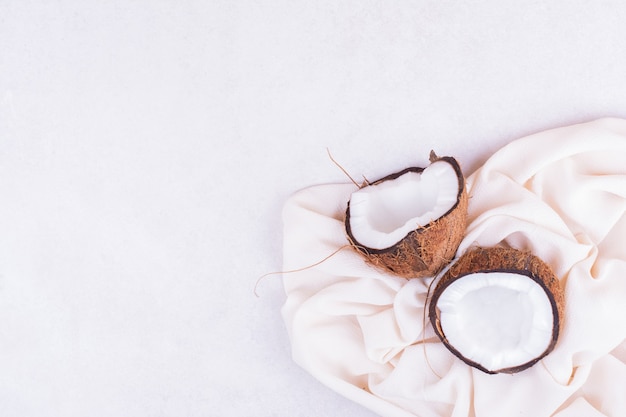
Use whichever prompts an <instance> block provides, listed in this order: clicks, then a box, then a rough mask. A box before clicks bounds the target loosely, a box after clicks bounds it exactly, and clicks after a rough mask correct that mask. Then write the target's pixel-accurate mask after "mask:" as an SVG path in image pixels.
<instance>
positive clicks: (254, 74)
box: [0, 0, 626, 417]
mask: <svg viewBox="0 0 626 417" xmlns="http://www.w3.org/2000/svg"><path fill="white" fill-rule="evenodd" d="M624 22H626V2H622V1H603V2H598V1H596V2H593V1H589V2H585V1H569V0H557V1H542V0H536V1H521V2H518V1H514V2H501V1H499V0H487V1H482V2H472V1H389V2H382V1H371V0H366V1H361V0H359V1H356V0H354V1H352V0H350V1H343V2H340V1H282V0H281V1H265V2H263V1H225V0H213V1H198V0H184V1H164V0H157V1H147V0H146V1H142V0H136V1H121V0H113V1H107V2H97V1H77V0H76V1H71V0H58V1H42V0H33V1H21V0H19V1H18V0H4V1H1V2H0V415H1V416H3V417H13V416H15V417H28V416H91V417H99V416H246V417H247V416H261V417H265V416H290V417H291V416H302V417H319V416H328V417H331V416H341V417H351V416H359V417H366V416H372V415H373V414H372V413H371V412H369V411H367V410H365V409H364V408H362V407H361V406H359V405H357V404H353V403H352V402H350V401H349V400H346V399H344V398H342V397H340V396H339V395H337V394H335V393H334V392H332V391H330V390H329V389H327V388H326V387H324V386H322V385H321V384H320V383H318V382H317V381H316V380H314V379H313V378H312V377H311V376H309V375H308V374H307V373H305V372H304V371H302V370H301V369H300V368H299V367H298V366H297V365H295V364H294V363H293V362H292V360H291V357H290V347H289V340H288V337H287V334H286V329H285V326H284V324H283V322H282V318H281V315H280V308H281V306H282V304H283V302H284V299H285V296H284V293H283V291H282V287H281V279H280V276H271V277H268V278H267V279H265V280H263V281H261V283H260V284H259V286H258V289H257V290H258V294H259V297H256V296H255V295H254V292H253V290H254V285H255V282H256V280H257V278H258V277H259V276H260V275H262V274H264V273H266V272H269V271H275V270H280V268H281V244H282V242H281V208H282V205H283V203H284V201H285V199H286V198H288V196H289V195H290V194H291V193H293V192H294V191H296V190H298V189H300V188H303V187H306V186H308V185H313V184H319V183H325V182H337V181H341V182H344V181H346V178H345V176H344V175H343V174H342V173H341V171H340V170H339V169H338V168H337V167H336V166H334V165H333V164H332V163H331V162H330V160H329V158H328V156H327V154H326V148H329V149H330V150H331V152H332V154H333V156H334V157H335V159H336V160H338V161H340V162H341V164H342V165H343V166H344V167H345V168H346V169H347V170H348V171H349V172H350V173H352V174H353V175H354V176H356V177H357V178H361V175H365V176H366V177H368V178H370V179H372V178H376V177H380V176H382V175H385V174H388V173H390V172H393V171H397V170H399V169H401V168H404V167H406V166H410V165H423V164H424V163H426V161H427V157H428V153H429V151H430V150H431V149H434V150H436V151H437V153H438V154H442V155H446V154H448V155H454V156H456V157H457V158H458V159H459V160H460V161H461V163H462V165H463V167H464V170H465V172H466V173H467V174H469V173H471V172H472V171H473V170H474V169H475V168H477V167H478V166H479V165H480V164H481V163H482V162H483V161H484V160H485V159H486V158H488V156H489V155H490V154H491V153H493V152H494V151H495V150H497V149H498V148H499V147H501V146H502V145H504V144H506V143H508V142H510V141H511V140H514V139H515V138H518V137H521V136H524V135H526V134H529V133H532V132H536V131H540V130H543V129H546V128H551V127H557V126H562V125H566V124H571V123H576V122H583V121H588V120H592V119H595V118H598V117H603V116H617V117H626V25H625V24H624Z"/></svg>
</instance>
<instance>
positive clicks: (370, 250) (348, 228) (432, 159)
mask: <svg viewBox="0 0 626 417" xmlns="http://www.w3.org/2000/svg"><path fill="white" fill-rule="evenodd" d="M438 161H445V162H447V163H448V164H450V165H451V166H452V168H453V169H454V172H455V173H456V177H457V180H458V184H459V192H458V193H457V195H456V203H454V204H453V205H452V207H450V209H449V210H448V211H446V212H445V213H444V214H443V215H442V216H439V217H438V218H437V219H435V220H433V221H432V222H430V223H428V224H426V225H424V226H422V227H420V228H418V229H415V230H412V231H410V232H409V233H407V234H406V236H404V237H403V238H402V239H400V240H399V241H397V242H396V243H394V244H393V245H391V246H388V247H386V248H383V249H374V248H370V247H367V246H365V245H362V244H361V243H359V241H358V240H356V239H355V237H354V235H353V234H352V227H351V226H350V201H348V205H347V208H346V216H345V221H344V223H345V228H346V233H347V235H348V240H349V241H350V243H352V245H353V246H356V247H357V248H359V249H361V250H364V251H366V252H367V253H368V254H382V253H388V252H392V251H394V250H395V249H396V246H398V244H399V243H400V242H402V241H403V240H405V239H407V238H408V237H409V236H411V235H412V234H416V233H422V232H424V231H426V230H428V228H429V227H430V226H432V225H433V224H434V223H435V222H436V221H437V220H439V219H441V218H444V217H446V216H448V215H449V214H450V213H452V212H453V211H454V210H455V209H456V208H457V207H458V206H459V203H460V202H461V196H462V195H463V193H464V192H465V178H464V177H463V172H462V171H461V166H460V165H459V163H458V162H457V160H456V159H454V158H453V157H451V156H442V157H438V156H436V155H435V153H434V152H432V151H431V153H430V163H431V165H432V164H433V163H435V162H438ZM425 169H426V168H420V167H410V168H405V169H403V170H402V171H399V172H395V173H393V174H390V175H387V176H385V177H383V178H380V179H378V180H376V181H374V182H372V183H369V184H365V185H364V186H362V187H360V188H359V190H360V189H363V188H366V187H371V186H374V185H378V184H380V183H383V182H385V181H391V180H395V179H398V178H400V177H401V176H403V175H404V174H408V173H409V172H415V173H418V174H421V173H422V172H423V171H424V170H425Z"/></svg>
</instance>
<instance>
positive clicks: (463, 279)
mask: <svg viewBox="0 0 626 417" xmlns="http://www.w3.org/2000/svg"><path fill="white" fill-rule="evenodd" d="M563 305H564V296H563V290H562V288H561V285H560V282H559V280H558V279H557V277H556V276H555V275H554V273H553V272H552V270H551V268H550V267H549V266H548V265H547V264H546V263H545V262H543V261H542V260H541V259H539V258H538V257H536V256H534V255H533V254H531V253H529V252H525V251H520V250H516V249H512V248H503V247H497V248H477V249H473V250H471V251H469V252H467V253H465V254H464V255H463V256H461V257H460V258H459V259H458V261H456V262H455V263H454V264H453V265H452V266H451V267H450V269H448V271H446V272H445V273H444V274H443V276H442V277H441V279H440V280H439V281H438V282H437V284H436V286H435V289H434V290H433V293H432V298H431V301H430V305H429V316H430V321H431V323H432V325H433V328H434V330H435V332H436V333H437V335H438V336H439V338H440V339H441V341H442V342H443V343H444V345H445V346H446V347H447V348H448V349H449V350H450V351H451V352H452V353H454V354H455V355H456V356H457V357H459V358H460V359H461V360H463V361H465V362H466V363H467V364H469V365H471V366H473V367H475V368H478V369H480V370H482V371H484V372H487V373H490V374H494V373H515V372H519V371H522V370H524V369H527V368H529V367H531V366H532V365H534V364H535V363H537V362H538V361H539V360H540V359H541V358H543V357H544V356H546V355H547V354H548V353H550V352H551V351H552V350H553V349H554V346H555V345H556V342H557V339H558V336H559V331H560V329H561V321H562V318H563Z"/></svg>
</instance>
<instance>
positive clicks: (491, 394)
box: [283, 119, 626, 417]
mask: <svg viewBox="0 0 626 417" xmlns="http://www.w3.org/2000/svg"><path fill="white" fill-rule="evenodd" d="M399 168H403V167H399ZM467 186H468V192H469V195H470V203H469V220H468V226H467V229H466V233H465V237H464V239H463V241H462V243H461V246H460V247H459V249H458V251H457V256H459V255H460V254H462V253H464V252H465V251H466V250H468V249H469V248H472V247H474V246H486V247H489V246H495V245H497V244H500V243H502V242H504V243H506V244H508V245H510V246H513V247H515V248H518V249H526V250H530V251H532V253H534V254H535V255H537V256H539V257H540V258H541V259H543V260H544V261H545V262H547V263H548V264H549V265H550V266H551V267H552V268H553V270H554V271H555V273H556V274H557V276H558V277H559V279H561V281H562V283H563V285H564V288H565V305H566V307H565V322H564V326H563V330H562V333H561V335H560V338H559V341H558V343H557V346H556V348H555V349H554V351H553V352H552V353H551V354H549V355H548V356H546V357H545V358H544V359H542V360H541V361H540V362H539V363H537V364H536V365H534V366H533V367H531V368H529V369H527V370H525V371H522V372H520V373H517V374H513V375H508V374H498V375H488V374H485V373H483V372H481V371H479V370H477V369H474V368H472V367H469V366H468V365H466V364H465V363H464V362H462V361H460V360H459V359H457V358H456V357H455V356H454V355H452V354H451V353H450V352H449V351H448V350H447V349H446V348H445V347H444V346H443V344H442V343H441V342H440V341H439V339H438V338H437V337H436V336H435V334H434V332H433V330H432V328H431V327H430V323H429V322H428V320H427V318H426V316H425V312H424V308H425V305H424V304H425V302H426V297H427V291H428V284H429V283H430V281H431V280H432V278H427V279H412V280H407V279H404V278H398V277H394V276H392V275H389V274H387V273H385V272H384V271H381V270H379V269H376V268H374V267H372V266H370V265H369V264H367V263H365V262H364V260H363V258H362V257H361V256H360V255H359V254H358V253H356V252H355V251H354V250H352V249H351V248H350V247H349V246H347V245H348V241H347V239H346V236H345V230H344V225H343V219H344V214H345V209H346V203H347V201H348V200H349V198H350V194H351V193H352V192H353V191H355V189H356V187H355V186H354V185H353V184H328V185H318V186H313V187H310V188H307V189H304V190H302V191H300V192H298V193H296V194H294V195H293V196H292V197H291V198H290V199H289V200H288V201H287V203H286V205H285V207H284V211H283V219H284V265H283V268H284V270H295V269H301V268H304V269H302V270H300V271H299V272H293V273H289V274H284V275H283V282H284V288H285V291H286V294H287V301H286V303H285V305H284V307H283V317H284V319H285V323H286V325H287V329H288V332H289V336H290V341H291V345H292V352H293V358H294V360H295V361H296V363H298V364H299V365H300V366H302V367H303V368H304V369H305V370H307V371H308V372H309V373H310V374H311V375H313V376H314V377H315V378H317V379H318V380H319V381H321V382H322V383H324V384H326V385H327V386H328V387H330V388H331V389H333V390H335V391H337V392H339V393H340V394H342V395H344V396H345V397H347V398H349V399H351V400H353V401H356V402H358V403H361V404H362V405H364V406H365V407H367V408H369V409H371V410H373V411H374V412H376V413H378V414H380V415H381V416H385V417H394V416H398V417H408V416H420V417H444V416H445V417H450V416H452V417H468V416H474V417H496V416H497V417H502V416H509V415H520V416H533V417H542V416H556V417H573V416H578V417H579V416H618V415H620V416H621V415H623V413H624V410H626V400H625V399H624V397H625V396H624V393H623V390H624V388H623V387H625V386H626V214H625V213H626V121H624V120H620V119H600V120H597V121H593V122H590V123H585V124H579V125H574V126H569V127H564V128H558V129H554V130H549V131H545V132H542V133H538V134H535V135H531V136H528V137H525V138H522V139H519V140H516V141H514V142H512V143H510V144H509V145H507V146H505V147H504V148H502V149H501V150H500V151H498V152H496V153H495V154H494V155H493V156H492V157H491V158H489V159H488V160H487V162H486V163H485V164H484V165H483V166H482V167H480V168H479V169H478V170H477V171H476V172H474V173H473V174H472V175H470V176H469V177H468V178H467ZM334 252H336V253H334ZM333 253H334V255H333V256H330V257H329V258H328V259H326V260H324V261H323V262H321V263H319V261H320V260H321V259H324V258H326V257H328V256H329V255H331V254H333ZM307 266H310V267H308V268H306V267H307Z"/></svg>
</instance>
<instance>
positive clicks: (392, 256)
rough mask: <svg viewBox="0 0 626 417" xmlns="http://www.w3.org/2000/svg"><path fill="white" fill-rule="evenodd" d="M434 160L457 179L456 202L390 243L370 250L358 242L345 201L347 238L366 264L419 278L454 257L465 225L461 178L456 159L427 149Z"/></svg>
mask: <svg viewBox="0 0 626 417" xmlns="http://www.w3.org/2000/svg"><path fill="white" fill-rule="evenodd" d="M436 161H446V162H447V163H449V164H450V165H451V166H452V167H453V168H454V171H455V172H456V175H457V178H458V181H459V192H458V195H457V201H456V203H455V204H454V205H453V206H452V207H451V208H450V210H448V211H447V212H446V213H445V214H444V215H443V216H441V217H439V218H438V219H435V220H433V221H432V222H430V223H429V224H427V225H425V226H422V227H420V228H418V229H416V230H413V231H411V232H410V233H408V234H407V235H406V236H405V237H404V238H403V239H402V240H400V241H399V242H397V243H396V244H394V245H393V246H390V247H388V248H385V249H373V248H368V247H367V246H365V245H362V244H361V243H359V242H358V241H357V240H356V239H355V238H354V235H353V234H352V230H351V227H350V202H348V208H347V210H346V217H345V228H346V233H347V236H348V240H349V241H350V243H351V244H352V246H353V247H354V248H355V249H356V250H357V251H358V252H359V253H361V254H362V255H363V256H364V257H365V258H366V260H367V261H368V262H369V263H371V264H373V265H375V266H377V267H380V268H383V269H385V270H387V271H389V272H391V273H393V274H395V275H399V276H402V277H405V278H423V277H428V276H435V275H436V274H437V273H439V272H440V271H441V270H442V269H443V268H444V267H445V266H446V265H448V264H449V263H450V262H451V261H452V259H454V256H455V254H456V250H457V248H458V247H459V244H460V243H461V240H462V239H463V235H464V233H465V227H466V224H467V204H468V197H467V193H466V191H465V178H464V177H463V173H462V171H461V168H460V166H459V164H458V162H457V161H456V159H454V158H452V157H449V156H445V157H437V156H436V155H435V153H434V152H431V155H430V162H431V163H433V162H436ZM423 170H424V168H417V167H412V168H406V169H404V170H402V171H400V172H397V173H394V174H391V175H388V176H386V177H384V178H381V179H379V180H377V181H374V182H372V183H369V184H365V185H364V187H369V186H374V185H376V184H380V183H382V182H384V181H391V180H394V179H397V178H399V177H400V176H402V175H404V174H406V173H408V172H417V173H421V172H422V171H423Z"/></svg>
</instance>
